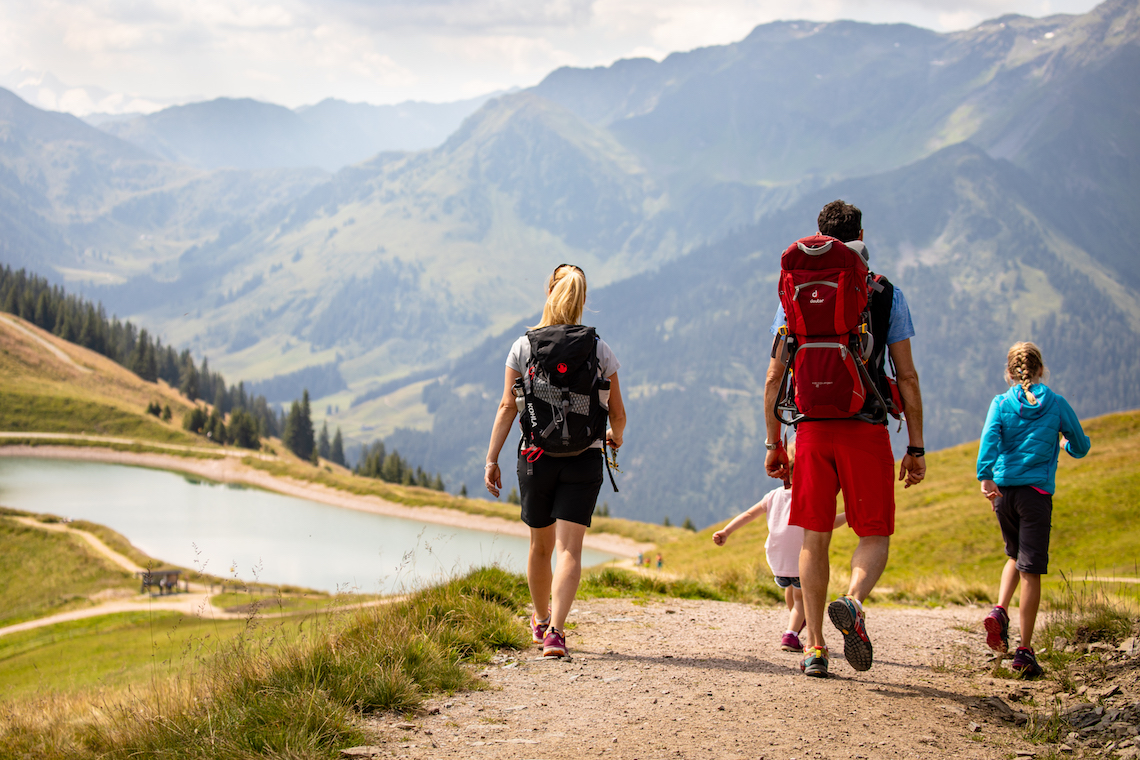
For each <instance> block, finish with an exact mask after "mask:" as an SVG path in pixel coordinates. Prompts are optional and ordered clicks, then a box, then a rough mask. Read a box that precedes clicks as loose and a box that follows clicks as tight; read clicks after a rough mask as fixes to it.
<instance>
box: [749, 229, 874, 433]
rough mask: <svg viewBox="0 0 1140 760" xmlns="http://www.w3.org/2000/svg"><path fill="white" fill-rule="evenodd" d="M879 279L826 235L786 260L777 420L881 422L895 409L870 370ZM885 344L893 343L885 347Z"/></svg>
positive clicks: (791, 249)
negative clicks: (871, 309) (874, 295)
mask: <svg viewBox="0 0 1140 760" xmlns="http://www.w3.org/2000/svg"><path fill="white" fill-rule="evenodd" d="M878 287H881V286H879V285H878V283H877V282H876V281H875V279H874V278H873V276H872V275H871V273H870V271H869V270H868V268H867V263H866V262H865V261H864V260H863V258H862V257H861V256H860V255H859V254H858V253H856V252H855V251H853V250H852V249H851V248H849V247H847V246H846V245H844V244H843V243H842V242H841V241H839V240H836V239H835V238H832V237H828V236H826V235H813V236H811V237H806V238H803V239H802V240H798V241H796V242H795V243H793V244H792V245H790V246H788V249H787V250H786V251H784V253H783V255H782V256H781V257H780V281H779V292H780V304H781V305H782V306H783V307H784V315H785V318H786V320H787V324H786V325H785V326H784V327H782V328H781V329H780V335H778V336H777V339H776V343H775V344H774V345H773V349H772V350H773V356H775V355H776V351H777V350H778V348H779V341H780V340H781V339H782V340H784V341H785V345H786V346H787V358H786V361H785V367H784V376H783V379H782V380H781V382H780V392H779V394H778V396H777V399H776V408H775V412H776V417H777V418H778V419H779V420H780V421H781V422H783V423H784V424H785V425H794V424H796V423H798V422H801V421H804V420H828V419H846V418H857V419H862V420H865V421H867V422H873V423H876V424H881V423H885V422H886V418H887V414H888V412H889V411H893V409H892V407H893V405H892V406H888V404H887V402H886V401H884V400H883V397H882V395H881V394H880V392H879V389H878V388H877V387H876V383H875V382H874V381H873V380H872V378H871V376H870V373H869V372H868V370H867V361H868V359H869V358H870V357H871V354H872V351H873V348H874V338H873V337H872V334H871V329H870V312H869V309H868V303H869V299H870V294H871V291H872V289H876V288H878ZM883 348H885V346H884V347H883Z"/></svg>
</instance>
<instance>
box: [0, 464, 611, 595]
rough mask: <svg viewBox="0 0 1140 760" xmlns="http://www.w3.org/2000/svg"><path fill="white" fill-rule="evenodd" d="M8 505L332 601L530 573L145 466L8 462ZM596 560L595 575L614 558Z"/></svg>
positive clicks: (385, 521) (589, 558)
mask: <svg viewBox="0 0 1140 760" xmlns="http://www.w3.org/2000/svg"><path fill="white" fill-rule="evenodd" d="M0 504H2V505H4V506H7V507H13V508H15V509H21V510H25V511H29V512H48V513H51V514H55V515H59V516H61V517H70V518H72V519H77V520H79V519H82V520H90V521H91V522H96V523H100V524H102V525H106V526H108V527H110V528H113V529H114V530H116V531H118V532H119V533H121V534H123V535H124V536H126V537H127V538H128V539H130V541H131V543H132V544H134V545H135V546H137V547H138V548H140V549H142V550H143V551H144V552H146V553H147V554H149V555H150V556H152V557H155V558H157V559H161V560H164V561H166V562H171V563H173V564H175V565H180V566H182V567H188V568H195V569H201V570H203V571H204V572H208V573H211V574H214V575H220V576H225V577H238V578H241V579H243V580H247V581H251V580H254V579H255V578H256V579H257V580H259V581H261V582H263V583H274V584H293V585H297V586H305V587H307V588H313V589H321V590H324V591H337V590H341V591H359V592H361V593H391V592H394V591H401V590H407V589H410V588H415V587H418V586H421V585H423V584H425V583H429V582H432V581H436V580H439V579H442V578H446V577H449V576H453V575H458V574H462V573H463V572H465V571H467V570H469V569H470V568H472V567H478V566H480V565H487V564H491V563H497V564H498V565H500V566H502V567H504V568H507V569H509V570H513V571H517V572H523V571H524V570H525V568H526V553H527V541H526V540H525V539H523V538H518V537H516V536H506V535H502V534H498V533H490V532H486V531H478V530H466V529H463V528H451V527H447V526H442V525H434V524H432V523H422V522H417V521H415V520H405V519H401V518H397V517H385V516H382V515H373V514H369V513H367V512H357V511H354V510H351V509H343V508H340V507H331V506H328V505H325V504H320V503H317V502H313V501H308V500H306V499H298V498H294V497H291V496H283V495H281V494H276V493H271V492H268V491H262V490H259V489H254V488H244V487H239V486H233V485H223V484H216V483H209V482H203V481H200V480H198V479H196V478H193V477H191V476H184V475H180V474H177V473H172V472H166V471H163V470H148V469H145V468H141V467H127V466H123V465H113V464H101V463H95V462H72V461H66V460H56V459H24V458H11V459H9V458H0ZM613 558H614V557H613V555H610V554H604V553H602V552H596V551H591V550H586V551H584V552H583V553H582V561H583V563H584V564H585V565H587V566H588V565H593V564H599V563H602V562H606V561H608V560H610V559H613Z"/></svg>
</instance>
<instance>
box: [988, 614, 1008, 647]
mask: <svg viewBox="0 0 1140 760" xmlns="http://www.w3.org/2000/svg"><path fill="white" fill-rule="evenodd" d="M982 625H983V626H984V627H985V629H986V646H988V647H989V648H990V649H992V650H994V651H995V652H1008V651H1009V614H1008V613H1006V611H1005V609H1004V608H1002V607H994V608H993V610H992V611H991V612H990V614H988V615H986V619H985V620H983V621H982Z"/></svg>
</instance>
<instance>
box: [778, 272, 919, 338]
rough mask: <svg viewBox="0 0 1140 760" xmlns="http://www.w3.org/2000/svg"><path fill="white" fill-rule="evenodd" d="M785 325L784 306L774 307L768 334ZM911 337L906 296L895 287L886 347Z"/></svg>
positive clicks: (912, 328)
mask: <svg viewBox="0 0 1140 760" xmlns="http://www.w3.org/2000/svg"><path fill="white" fill-rule="evenodd" d="M786 323H787V318H786V317H785V316H784V306H783V304H781V305H779V306H777V307H776V318H775V319H773V320H772V326H771V327H770V328H768V332H770V333H772V335H776V334H778V333H779V331H780V328H781V327H783V326H784V325H785V324H786ZM913 337H914V321H913V320H911V318H910V307H909V306H907V303H906V296H904V295H903V292H902V288H900V287H899V286H898V285H895V297H894V298H893V299H891V318H890V324H889V325H887V345H888V346H889V345H891V344H893V343H898V342H899V341H900V340H906V339H907V338H913Z"/></svg>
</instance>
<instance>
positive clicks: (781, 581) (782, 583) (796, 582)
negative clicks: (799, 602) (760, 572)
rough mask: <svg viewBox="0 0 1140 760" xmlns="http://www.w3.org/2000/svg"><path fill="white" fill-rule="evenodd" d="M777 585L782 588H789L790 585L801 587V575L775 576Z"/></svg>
mask: <svg viewBox="0 0 1140 760" xmlns="http://www.w3.org/2000/svg"><path fill="white" fill-rule="evenodd" d="M775 580H776V585H777V586H779V587H780V588H787V587H788V586H795V587H796V588H799V587H800V578H799V576H798V575H797V576H795V577H792V576H790V575H777V576H775Z"/></svg>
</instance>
